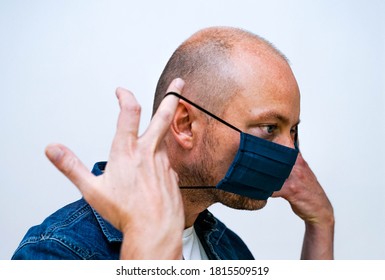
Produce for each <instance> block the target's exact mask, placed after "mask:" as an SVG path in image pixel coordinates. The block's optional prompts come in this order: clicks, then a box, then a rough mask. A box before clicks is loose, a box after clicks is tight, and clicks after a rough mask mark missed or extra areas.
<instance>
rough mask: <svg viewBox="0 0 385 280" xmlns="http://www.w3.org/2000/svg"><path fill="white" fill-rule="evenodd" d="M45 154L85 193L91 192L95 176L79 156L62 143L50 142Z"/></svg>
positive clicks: (85, 194)
mask: <svg viewBox="0 0 385 280" xmlns="http://www.w3.org/2000/svg"><path fill="white" fill-rule="evenodd" d="M45 154H46V156H47V157H48V159H49V160H50V161H51V162H52V164H53V165H54V166H55V167H56V168H57V169H59V170H60V171H61V172H62V173H63V174H64V176H66V177H67V178H68V179H69V180H70V181H71V182H72V183H73V184H74V185H75V186H76V187H77V188H78V189H79V190H80V192H81V193H82V194H83V195H84V196H87V193H89V192H90V186H91V185H92V184H90V181H91V180H93V179H94V178H95V176H93V175H92V174H91V172H90V171H89V170H88V169H87V167H86V166H85V165H84V164H83V163H82V162H81V161H80V160H79V158H78V157H77V156H76V155H75V154H74V153H73V152H72V151H71V150H69V149H68V148H67V147H65V146H63V145H61V144H50V145H48V146H47V147H46V148H45Z"/></svg>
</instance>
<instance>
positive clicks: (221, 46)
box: [153, 27, 286, 114]
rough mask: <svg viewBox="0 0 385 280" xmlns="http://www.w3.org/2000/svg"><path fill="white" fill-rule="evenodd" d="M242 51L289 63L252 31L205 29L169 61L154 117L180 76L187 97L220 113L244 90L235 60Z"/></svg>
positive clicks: (158, 86) (160, 80) (159, 91)
mask: <svg viewBox="0 0 385 280" xmlns="http://www.w3.org/2000/svg"><path fill="white" fill-rule="evenodd" d="M242 52H248V53H252V54H253V55H256V56H265V55H266V54H269V55H273V56H276V57H279V58H280V59H283V60H284V61H286V58H285V57H284V56H283V55H282V54H281V53H280V52H279V51H278V50H277V49H276V48H274V47H273V46H272V45H271V43H269V42H268V41H266V40H265V39H263V38H261V37H259V36H257V35H255V34H252V33H250V32H247V31H244V30H241V29H237V28H231V27H211V28H206V29H203V30H201V31H198V32H197V33H195V34H194V35H192V36H191V37H190V38H189V39H187V40H186V41H185V42H184V43H183V44H182V45H180V46H179V47H178V49H177V50H176V51H175V52H174V53H173V55H172V56H171V58H170V60H169V61H168V63H167V65H166V67H165V69H164V70H163V72H162V74H161V76H160V78H159V82H158V85H157V88H156V92H155V98H154V106H153V114H154V113H155V111H156V110H157V108H158V106H159V104H160V102H161V101H162V99H163V96H164V95H165V93H166V90H167V87H168V85H169V84H170V83H171V81H172V80H173V79H175V78H177V77H179V78H182V79H183V80H185V82H186V85H185V87H184V89H183V95H184V96H185V97H187V98H189V99H191V100H192V101H194V102H196V103H198V104H201V105H203V106H204V107H205V108H206V109H207V110H209V111H211V112H213V113H214V114H220V113H221V112H222V111H223V109H224V108H225V106H224V104H226V101H228V100H229V99H230V98H231V97H232V96H234V95H235V94H236V93H237V92H239V91H241V90H242V87H241V85H240V84H239V83H238V82H237V76H238V73H237V70H236V69H237V67H236V61H237V60H236V59H234V58H235V57H236V56H239V55H240V54H242Z"/></svg>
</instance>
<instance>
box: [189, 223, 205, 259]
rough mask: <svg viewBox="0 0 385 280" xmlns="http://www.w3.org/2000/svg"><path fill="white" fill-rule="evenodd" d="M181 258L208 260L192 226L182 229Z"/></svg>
mask: <svg viewBox="0 0 385 280" xmlns="http://www.w3.org/2000/svg"><path fill="white" fill-rule="evenodd" d="M183 258H184V259H185V260H208V257H207V255H206V252H205V250H204V249H203V246H202V244H201V242H200V240H199V237H198V236H197V234H196V232H195V229H194V226H192V227H189V228H186V229H185V230H184V231H183Z"/></svg>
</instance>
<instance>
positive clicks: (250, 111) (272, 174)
mask: <svg viewBox="0 0 385 280" xmlns="http://www.w3.org/2000/svg"><path fill="white" fill-rule="evenodd" d="M166 93H171V94H168V95H166ZM116 94H117V97H118V99H119V104H120V108H121V112H120V115H119V118H118V125H117V131H116V135H115V138H114V140H113V143H112V148H111V153H110V157H109V160H108V164H106V163H98V164H96V165H95V167H94V170H93V174H91V173H90V172H89V171H88V170H87V168H86V167H85V166H84V165H83V164H82V163H81V162H80V160H79V159H78V158H77V157H76V156H75V155H74V154H73V153H72V152H71V151H70V150H69V149H67V148H66V147H64V146H63V145H60V144H52V145H49V146H48V147H47V149H46V154H47V156H48V158H49V159H50V160H51V161H52V163H53V164H54V165H55V166H56V167H57V168H58V169H59V170H60V171H61V172H63V174H64V175H65V176H67V177H68V178H69V179H70V180H71V181H72V182H73V183H74V184H75V185H76V186H77V187H78V188H79V190H80V191H81V192H82V194H83V196H84V199H85V200H83V199H82V200H80V201H77V202H75V203H73V204H70V205H69V206H66V207H64V208H62V209H60V210H59V211H58V212H56V213H55V214H53V215H52V216H50V217H49V218H47V219H46V220H45V221H44V222H43V223H42V224H41V225H40V226H37V227H33V228H32V229H30V231H29V232H28V233H27V235H26V236H25V237H24V239H23V241H22V242H21V244H20V246H19V248H18V249H17V250H16V252H15V254H14V256H13V258H14V259H25V258H32V259H51V258H52V259H55V258H58V259H63V258H65V259H69V258H75V259H79V258H80V259H113V258H118V257H120V258H123V259H181V258H184V259H252V258H253V256H252V254H251V253H250V251H249V250H248V248H247V246H246V245H245V244H244V243H243V242H242V240H241V239H240V238H239V237H238V236H237V235H236V234H235V233H234V232H232V231H231V230H229V229H228V228H226V226H225V225H224V224H222V223H221V222H220V221H219V220H217V219H216V218H215V217H213V215H212V214H211V213H209V212H208V211H207V210H206V209H207V207H209V206H210V205H212V204H214V203H217V202H219V203H222V204H224V205H227V206H229V207H232V208H236V209H248V210H258V209H261V208H262V207H264V206H265V205H266V203H267V199H268V197H269V196H271V195H272V196H274V197H282V198H284V199H286V200H287V201H288V202H289V203H290V204H291V207H292V209H293V211H294V212H295V213H296V214H297V215H298V216H299V217H300V218H301V219H302V220H303V221H304V222H305V225H306V230H305V237H304V243H303V248H302V255H301V258H303V259H332V258H333V236H334V215H333V208H332V206H331V204H330V202H329V200H328V198H327V196H326V194H325V193H324V191H323V189H322V187H321V186H320V184H319V183H318V182H317V179H316V177H315V175H314V174H313V172H312V171H311V169H310V168H309V166H308V165H307V163H306V162H305V160H304V159H303V158H302V156H301V154H300V153H299V154H298V150H297V144H298V143H297V126H298V123H299V113H300V94H299V89H298V85H297V82H296V80H295V78H294V75H293V73H292V71H291V69H290V67H289V64H288V62H287V60H286V59H285V57H284V56H283V55H282V54H281V53H280V52H279V51H278V50H277V49H275V48H274V47H273V46H272V45H271V44H269V43H268V42H267V41H265V40H264V39H262V38H260V37H258V36H256V35H253V34H251V33H249V32H246V31H243V30H239V29H235V28H227V27H215V28H208V29H204V30H201V31H199V32H197V33H196V34H194V35H193V36H192V37H190V38H189V39H188V40H187V41H185V42H184V43H183V44H182V45H181V46H180V47H179V48H178V49H177V50H176V51H175V52H174V54H173V55H172V57H171V58H170V60H169V62H168V64H167V65H166V67H165V69H164V71H163V73H162V75H161V77H160V79H159V83H158V86H157V90H156V94H155V101H154V112H156V113H155V114H154V116H153V119H152V121H151V123H150V125H149V127H148V128H147V130H146V131H145V133H144V134H143V135H142V136H141V137H138V126H139V116H140V106H139V105H138V103H137V102H136V100H135V98H134V96H133V95H132V93H130V92H129V91H127V90H125V89H121V88H119V89H117V91H116ZM165 95H166V96H165ZM297 154H298V156H297ZM294 163H295V165H294ZM293 165H294V167H293ZM289 174H290V176H289ZM95 175H98V176H95ZM287 177H288V178H287ZM286 178H287V180H286ZM283 183H284V185H283V187H282V184H283ZM281 187H282V189H281ZM86 201H87V202H86ZM88 203H89V204H88ZM90 205H91V206H92V207H91V206H90ZM102 217H103V218H102ZM107 221H108V222H107Z"/></svg>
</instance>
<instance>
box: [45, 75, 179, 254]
mask: <svg viewBox="0 0 385 280" xmlns="http://www.w3.org/2000/svg"><path fill="white" fill-rule="evenodd" d="M183 86H184V82H183V81H182V80H181V79H175V80H174V81H173V82H172V83H171V84H170V86H169V89H168V91H173V92H177V93H181V91H182V89H183ZM116 96H117V98H118V99H119V105H120V114H119V117H118V124H117V130H116V134H115V137H114V139H113V143H112V147H111V152H110V156H109V160H108V164H107V166H106V169H105V171H104V173H103V174H102V175H101V176H94V175H93V174H92V173H90V172H89V170H88V169H87V167H85V166H84V164H83V163H82V162H81V161H80V160H79V159H78V158H77V156H76V155H75V154H74V153H73V152H71V151H70V150H69V149H68V148H66V147H65V146H63V145H61V144H51V145H49V146H47V148H46V155H47V157H48V158H49V159H50V161H51V162H52V163H53V164H54V165H55V166H56V167H57V168H58V169H59V170H60V171H61V172H62V173H63V174H64V175H65V176H66V177H67V178H68V179H69V180H71V181H72V182H73V183H74V184H75V185H76V187H77V188H78V189H79V190H80V192H81V193H82V194H83V196H84V198H85V200H86V201H87V202H88V203H89V204H90V205H91V206H92V207H93V208H94V209H95V210H96V211H97V212H98V213H99V214H100V215H102V216H103V218H105V219H106V220H108V221H109V222H110V223H111V224H112V225H114V226H115V227H116V228H117V229H119V230H120V231H122V233H123V236H124V239H123V244H122V249H121V258H126V259H179V258H181V257H182V232H183V228H184V213H183V205H182V199H181V194H180V191H179V188H178V177H177V174H176V173H175V172H174V170H173V169H172V168H171V166H170V163H169V159H168V156H167V153H166V149H165V146H164V143H163V138H164V137H165V135H166V132H167V130H168V129H169V126H170V124H171V121H172V119H173V116H174V113H175V110H176V107H177V104H178V98H176V97H175V96H167V97H166V98H164V100H163V101H162V103H161V104H160V106H159V109H158V111H157V112H156V114H155V115H154V117H153V119H152V121H151V123H150V125H149V127H148V128H147V130H146V131H145V133H144V134H143V135H142V136H140V137H139V136H138V130H139V120H140V105H139V104H138V103H137V101H136V99H135V97H134V96H133V94H132V93H131V92H129V91H128V90H125V89H122V88H118V89H117V90H116Z"/></svg>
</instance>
